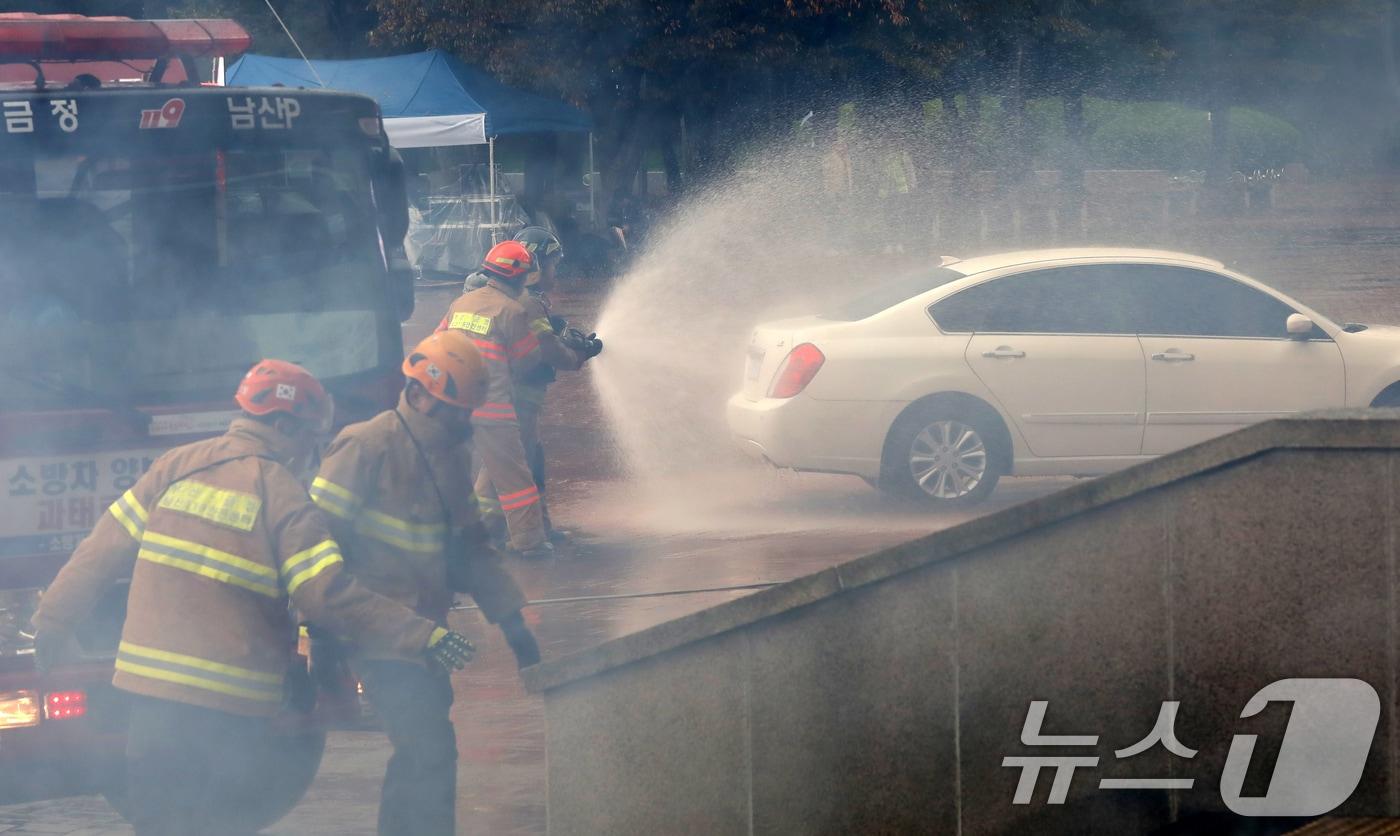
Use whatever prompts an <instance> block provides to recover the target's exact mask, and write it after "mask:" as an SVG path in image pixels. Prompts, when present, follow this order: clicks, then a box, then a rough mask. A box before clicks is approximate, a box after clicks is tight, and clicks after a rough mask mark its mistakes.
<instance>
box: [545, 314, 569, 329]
mask: <svg viewBox="0 0 1400 836" xmlns="http://www.w3.org/2000/svg"><path fill="white" fill-rule="evenodd" d="M549 327H550V328H553V329H554V333H555V334H562V333H564V329H565V328H568V327H569V320H567V319H565V318H564V317H562V316H560V315H559V314H550V315H549Z"/></svg>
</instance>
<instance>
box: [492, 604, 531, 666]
mask: <svg viewBox="0 0 1400 836" xmlns="http://www.w3.org/2000/svg"><path fill="white" fill-rule="evenodd" d="M499 626H500V628H501V632H502V633H504V634H505V637H506V644H509V645H510V651H511V652H512V653H514V654H515V666H516V667H517V668H520V669H521V670H524V669H525V668H528V667H530V666H531V665H538V664H539V663H540V646H539V643H538V642H536V641H535V634H534V633H531V632H530V628H529V627H526V626H525V619H524V618H523V617H521V615H520V610H516V611H515V612H513V613H511V614H510V615H509V616H507V617H506V618H505V619H503V620H502V621H501V623H500V625H499Z"/></svg>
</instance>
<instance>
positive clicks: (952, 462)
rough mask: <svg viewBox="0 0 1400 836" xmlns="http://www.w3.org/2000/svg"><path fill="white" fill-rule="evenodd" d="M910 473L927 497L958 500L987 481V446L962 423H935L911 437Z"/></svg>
mask: <svg viewBox="0 0 1400 836" xmlns="http://www.w3.org/2000/svg"><path fill="white" fill-rule="evenodd" d="M909 472H910V474H912V475H913V477H914V482H915V484H917V485H918V486H919V488H920V489H921V490H922V491H923V492H924V493H926V494H928V495H929V496H931V497H934V498H937V499H959V498H961V497H964V496H967V495H968V494H970V493H972V492H973V491H975V490H976V489H977V486H978V485H980V484H982V481H983V480H984V479H985V478H986V477H987V445H986V444H985V443H984V442H983V441H982V436H981V435H979V434H978V433H977V430H975V429H974V428H972V427H970V426H968V425H967V424H964V423H962V422H961V421H934V422H933V423H931V424H929V425H928V426H926V427H924V428H923V430H921V431H920V432H919V434H918V435H916V436H914V442H913V443H912V444H911V445H910V447H909Z"/></svg>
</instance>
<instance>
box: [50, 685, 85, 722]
mask: <svg viewBox="0 0 1400 836" xmlns="http://www.w3.org/2000/svg"><path fill="white" fill-rule="evenodd" d="M84 714H87V694H86V693H84V692H82V691H54V692H53V693H52V694H47V695H45V697H44V716H45V718H47V719H49V720H72V719H73V718H75V717H82V716H83V715H84Z"/></svg>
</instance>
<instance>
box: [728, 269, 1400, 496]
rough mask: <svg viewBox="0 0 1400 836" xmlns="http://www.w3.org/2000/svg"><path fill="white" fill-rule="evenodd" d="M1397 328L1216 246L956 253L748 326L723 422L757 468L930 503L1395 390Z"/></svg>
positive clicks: (1138, 457) (1127, 459)
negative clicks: (1315, 296) (1319, 297)
mask: <svg viewBox="0 0 1400 836" xmlns="http://www.w3.org/2000/svg"><path fill="white" fill-rule="evenodd" d="M1398 381H1400V328H1395V327H1385V326H1380V327H1378V326H1364V325H1355V324H1347V325H1339V324H1337V323H1334V322H1331V321H1330V320H1328V319H1326V318H1324V317H1322V316H1319V315H1318V314H1317V313H1315V312H1313V311H1311V310H1309V309H1308V308H1307V307H1305V306H1303V305H1300V304H1299V303H1298V302H1296V301H1294V300H1292V299H1290V298H1288V297H1287V296H1284V295H1283V294H1281V293H1279V292H1278V291H1275V290H1273V289H1271V288H1269V287H1266V286H1264V285H1262V284H1260V283H1259V282H1256V281H1254V280H1253V279H1250V278H1248V277H1247V276H1243V275H1240V274H1239V273H1236V272H1233V271H1231V270H1228V269H1226V267H1225V266H1224V265H1223V264H1221V263H1220V262H1218V261H1212V260H1209V259H1206V258H1201V257H1198V256H1192V255H1185V254H1181V253H1171V252H1160V251H1155V250H1132V249H1073V250H1041V251H1033V252H1017V253H1006V254H1002V255H993V256H986V257H980V258H973V259H968V260H965V261H958V260H955V259H947V258H945V259H944V262H943V264H942V265H941V266H939V267H934V268H930V269H929V270H927V271H926V272H923V273H920V274H918V275H913V276H909V277H906V278H903V279H899V280H896V281H893V282H890V283H888V284H884V285H880V286H877V287H874V288H872V289H871V290H869V291H868V292H867V293H865V294H864V295H862V296H860V297H859V298H857V299H855V300H853V301H851V302H849V303H848V304H846V305H845V306H844V307H842V308H841V309H839V310H835V311H831V312H828V313H826V314H823V315H821V316H811V317H803V318H800V319H789V320H783V321H780V322H770V323H766V324H763V325H760V326H759V327H758V328H756V329H755V330H754V332H753V335H752V336H751V337H750V339H749V347H748V365H747V369H746V371H745V375H744V387H743V390H742V391H740V392H739V393H738V394H736V395H734V397H733V398H731V399H730V401H729V405H728V420H729V427H730V430H731V431H732V432H733V434H734V436H735V438H736V439H737V441H738V443H739V444H740V446H741V447H743V448H744V449H745V450H746V451H748V452H749V453H751V454H753V455H754V456H757V457H759V458H761V459H764V460H766V461H768V462H770V463H772V464H774V465H777V466H779V467H785V468H792V469H795V470H803V471H819V472H827V473H849V474H854V475H857V476H861V477H863V478H865V479H866V480H867V481H869V482H871V483H872V484H876V485H879V486H880V487H881V488H882V489H885V490H888V491H890V492H892V493H896V494H901V495H904V496H907V497H911V498H914V499H918V500H923V501H926V502H928V503H930V504H933V505H939V506H946V505H955V504H968V503H972V502H976V501H978V500H981V499H983V498H985V497H986V496H987V495H988V494H990V493H991V492H992V490H993V489H994V488H995V487H996V483H997V480H998V479H999V478H1000V477H1002V476H1004V475H1093V474H1099V473H1104V472H1107V471H1110V470H1113V469H1116V468H1119V467H1123V466H1125V465H1129V464H1133V463H1136V462H1140V461H1144V460H1146V459H1149V458H1151V457H1153V456H1158V455H1161V454H1163V453H1167V452H1170V451H1172V450H1176V449H1178V448H1180V447H1185V446H1187V445H1190V444H1194V443H1196V442H1199V441H1204V440H1205V439H1208V438H1211V437H1213V436H1217V435H1220V434H1222V433H1227V432H1230V431H1231V430H1236V429H1239V428H1240V427H1243V426H1245V425H1247V424H1252V423H1254V422H1257V421H1263V420H1265V419H1268V418H1275V417H1279V416H1283V415H1289V414H1292V413H1296V412H1302V411H1305V410H1311V409H1321V408H1326V407H1343V406H1353V407H1354V406H1380V405H1400V382H1398Z"/></svg>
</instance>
